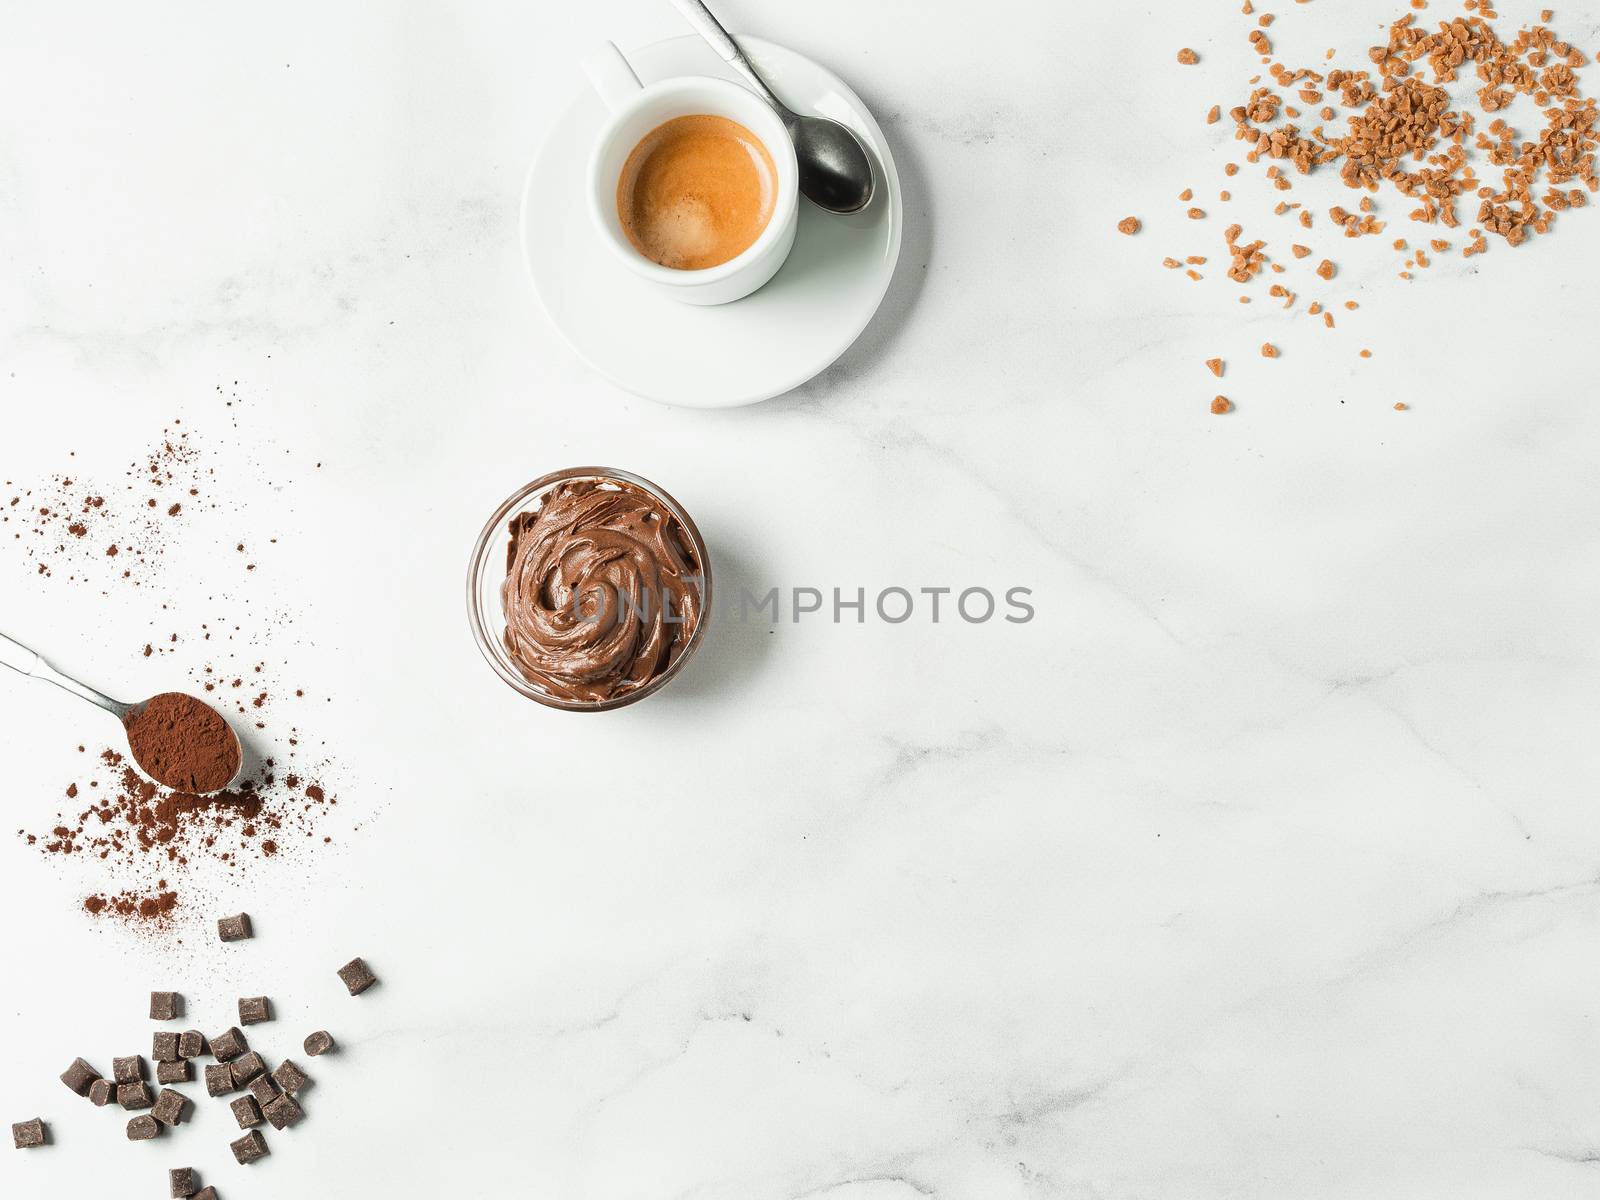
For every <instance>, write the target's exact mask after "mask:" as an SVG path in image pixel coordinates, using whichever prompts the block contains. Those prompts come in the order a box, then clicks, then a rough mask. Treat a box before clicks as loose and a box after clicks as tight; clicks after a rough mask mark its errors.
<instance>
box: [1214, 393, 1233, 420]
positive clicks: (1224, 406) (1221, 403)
mask: <svg viewBox="0 0 1600 1200" xmlns="http://www.w3.org/2000/svg"><path fill="white" fill-rule="evenodd" d="M1211 411H1212V412H1213V413H1215V414H1216V415H1217V416H1219V417H1220V416H1221V415H1222V414H1223V413H1230V412H1232V411H1233V401H1232V400H1229V399H1228V398H1227V397H1226V396H1218V397H1217V398H1216V399H1215V400H1213V401H1212V402H1211Z"/></svg>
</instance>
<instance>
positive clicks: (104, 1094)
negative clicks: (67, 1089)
mask: <svg viewBox="0 0 1600 1200" xmlns="http://www.w3.org/2000/svg"><path fill="white" fill-rule="evenodd" d="M116 1098H117V1085H116V1084H114V1083H112V1082H111V1080H109V1079H96V1080H95V1081H94V1082H93V1083H91V1084H90V1085H89V1103H90V1104H92V1105H94V1106H95V1107H96V1108H104V1107H105V1106H106V1105H108V1104H110V1103H111V1102H112V1101H113V1100H115V1099H116Z"/></svg>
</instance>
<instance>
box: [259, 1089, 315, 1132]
mask: <svg viewBox="0 0 1600 1200" xmlns="http://www.w3.org/2000/svg"><path fill="white" fill-rule="evenodd" d="M261 1112H262V1114H263V1115H264V1116H265V1117H266V1118H267V1120H269V1121H271V1122H272V1127H273V1128H274V1129H288V1128H289V1127H290V1126H291V1125H298V1124H300V1121H301V1119H302V1118H304V1116H305V1115H306V1112H305V1109H303V1108H301V1107H300V1104H299V1101H297V1100H296V1099H295V1098H294V1097H293V1096H279V1097H278V1098H277V1099H276V1100H274V1101H273V1102H272V1103H271V1104H268V1105H266V1106H265V1107H264V1108H262V1110H261Z"/></svg>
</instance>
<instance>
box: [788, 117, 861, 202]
mask: <svg viewBox="0 0 1600 1200" xmlns="http://www.w3.org/2000/svg"><path fill="white" fill-rule="evenodd" d="M779 116H782V117H783V123H784V125H785V126H786V127H787V128H788V130H789V136H790V137H791V138H792V139H794V152H795V157H796V158H797V159H798V160H799V163H800V192H801V194H802V195H804V196H805V198H806V199H807V200H809V201H811V202H812V203H813V204H815V205H816V206H817V207H818V208H823V209H826V210H827V211H828V212H831V213H838V214H839V215H840V216H847V215H849V214H850V213H857V212H860V211H861V210H862V209H864V208H865V207H866V206H867V205H869V204H871V203H872V193H873V184H874V182H875V181H874V178H873V174H872V161H871V160H870V159H869V158H867V152H866V150H865V149H864V148H863V147H862V145H861V142H860V140H859V139H857V137H856V135H855V134H853V133H851V132H850V130H848V129H846V128H845V127H844V126H843V125H841V124H839V122H838V121H832V120H829V119H828V118H827V117H803V116H800V115H799V114H798V113H793V112H790V111H789V110H788V109H787V108H784V109H782V110H781V111H780V112H779Z"/></svg>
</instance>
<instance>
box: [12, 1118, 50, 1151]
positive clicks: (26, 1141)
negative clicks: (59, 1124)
mask: <svg viewBox="0 0 1600 1200" xmlns="http://www.w3.org/2000/svg"><path fill="white" fill-rule="evenodd" d="M11 1140H12V1141H13V1142H15V1143H16V1147H17V1149H18V1150H35V1149H37V1148H38V1147H40V1146H42V1145H44V1143H45V1132H44V1122H43V1121H41V1120H40V1119H39V1118H38V1117H35V1118H34V1119H33V1120H31V1121H19V1122H18V1123H17V1124H15V1125H13V1126H12V1127H11Z"/></svg>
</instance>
